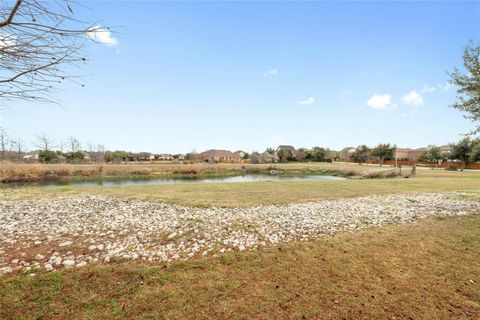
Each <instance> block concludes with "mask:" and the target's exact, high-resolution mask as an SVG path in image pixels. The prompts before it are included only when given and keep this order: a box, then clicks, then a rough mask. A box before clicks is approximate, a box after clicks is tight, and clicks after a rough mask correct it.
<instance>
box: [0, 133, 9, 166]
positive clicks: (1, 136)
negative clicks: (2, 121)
mask: <svg viewBox="0 0 480 320" xmlns="http://www.w3.org/2000/svg"><path fill="white" fill-rule="evenodd" d="M8 143H9V139H8V134H7V130H6V129H5V128H0V152H1V153H2V157H1V158H0V160H7V146H8Z"/></svg>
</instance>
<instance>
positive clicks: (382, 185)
mask: <svg viewBox="0 0 480 320" xmlns="http://www.w3.org/2000/svg"><path fill="white" fill-rule="evenodd" d="M337 166H342V165H341V164H338V165H337ZM350 166H351V165H346V167H350ZM357 166H358V165H357ZM377 168H378V167H377ZM455 190H461V191H468V190H470V191H478V190H480V172H478V171H466V172H457V171H446V170H430V169H418V170H417V177H416V178H414V179H401V178H398V179H358V180H357V179H352V180H347V181H313V180H305V181H267V182H250V183H210V184H178V185H143V186H114V187H73V186H64V187H58V188H40V187H22V188H4V189H0V192H1V193H2V196H3V199H7V200H15V199H39V198H52V197H59V196H73V195H78V194H83V195H98V194H103V195H109V196H114V197H122V198H132V199H142V200H149V201H158V202H164V203H171V204H181V205H186V206H202V207H208V206H217V207H245V206H255V205H267V204H286V203H298V202H308V201H318V200H324V199H337V198H346V197H357V196H365V195H373V194H380V195H381V194H394V193H413V192H442V191H455Z"/></svg>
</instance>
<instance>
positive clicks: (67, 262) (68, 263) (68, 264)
mask: <svg viewBox="0 0 480 320" xmlns="http://www.w3.org/2000/svg"><path fill="white" fill-rule="evenodd" d="M62 264H63V266H64V267H65V268H71V267H73V266H74V265H75V261H73V260H64V261H63V263H62Z"/></svg>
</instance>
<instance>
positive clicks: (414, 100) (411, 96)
mask: <svg viewBox="0 0 480 320" xmlns="http://www.w3.org/2000/svg"><path fill="white" fill-rule="evenodd" d="M402 101H403V102H405V103H406V104H409V105H412V106H414V107H418V106H421V105H422V104H423V98H422V96H421V95H420V94H419V93H418V92H417V91H415V90H413V91H410V92H409V93H408V94H406V95H404V96H403V97H402Z"/></svg>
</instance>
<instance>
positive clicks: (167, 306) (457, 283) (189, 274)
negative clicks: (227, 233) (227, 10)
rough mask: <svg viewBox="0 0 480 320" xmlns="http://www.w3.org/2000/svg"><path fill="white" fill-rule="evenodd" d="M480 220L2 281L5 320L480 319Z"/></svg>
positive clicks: (0, 304) (0, 310) (0, 308)
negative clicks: (251, 250)
mask: <svg viewBox="0 0 480 320" xmlns="http://www.w3.org/2000/svg"><path fill="white" fill-rule="evenodd" d="M479 247H480V215H474V216H463V217H454V218H441V219H438V218H429V219H426V220H423V221H421V222H418V223H415V224H411V225H402V226H389V227H383V228H372V229H368V230H364V231H360V232H356V233H351V234H343V235H340V236H336V237H331V236H326V237H324V238H322V239H321V240H319V241H315V242H297V243H290V244H283V245H279V246H276V247H270V248H264V249H261V250H259V251H256V252H242V253H232V254H225V255H222V256H219V257H216V258H204V259H197V260H190V261H186V262H175V263H170V264H157V265H147V264H142V263H134V262H126V263H125V262H124V263H113V264H111V265H91V266H88V267H85V268H84V269H80V270H77V271H74V270H66V271H60V272H52V273H43V274H38V275H37V276H35V277H30V276H25V275H14V276H10V277H6V278H1V279H0V318H1V319H5V320H8V319H98V320H100V319H463V318H464V319H478V318H479V317H480V294H479V292H480V265H479V263H478V261H479V258H480V257H479V252H478V248H479Z"/></svg>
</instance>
